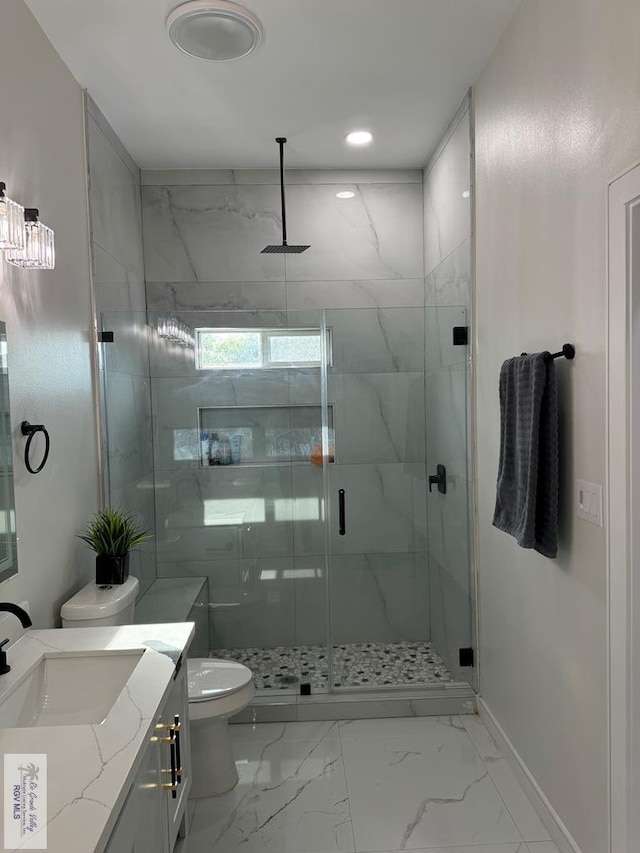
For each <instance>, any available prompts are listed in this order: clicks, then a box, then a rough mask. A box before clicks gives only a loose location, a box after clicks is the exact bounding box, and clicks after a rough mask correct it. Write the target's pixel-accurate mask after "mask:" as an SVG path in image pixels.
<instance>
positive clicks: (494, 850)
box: [385, 841, 527, 853]
mask: <svg viewBox="0 0 640 853" xmlns="http://www.w3.org/2000/svg"><path fill="white" fill-rule="evenodd" d="M385 853H390V852H389V851H385ZM394 853H402V851H394ZM412 853H527V846H526V844H523V843H522V842H521V841H515V842H513V843H512V844H480V845H479V846H478V845H477V844H473V845H472V846H471V847H469V846H468V845H465V846H464V847H430V848H429V849H428V850H414V851H412Z"/></svg>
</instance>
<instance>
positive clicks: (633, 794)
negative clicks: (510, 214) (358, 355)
mask: <svg viewBox="0 0 640 853" xmlns="http://www.w3.org/2000/svg"><path fill="white" fill-rule="evenodd" d="M607 219H608V359H607V400H608V411H607V446H608V458H607V471H608V497H609V500H608V523H607V546H608V547H607V579H608V610H609V613H608V617H609V626H608V645H609V649H608V652H609V759H610V815H611V853H633V851H634V850H637V849H638V846H637V845H638V839H639V838H640V814H638V811H640V799H639V798H640V786H639V784H638V780H640V750H639V749H638V745H637V743H636V741H637V739H638V736H639V735H640V717H638V712H639V710H640V701H639V700H640V584H639V583H638V582H637V581H636V579H635V577H634V575H635V574H636V572H637V571H638V569H640V521H639V523H637V524H635V525H634V524H633V523H632V522H633V519H634V518H638V519H639V520H640V498H639V497H638V495H639V494H640V369H639V368H640V318H638V317H634V314H638V312H639V307H640V256H639V254H638V248H640V246H639V243H638V237H639V235H640V165H638V166H635V167H634V168H632V169H630V170H628V171H627V172H625V173H624V174H622V175H620V176H619V177H618V178H616V179H615V180H614V181H611V183H610V184H609V191H608V216H607ZM632 226H633V228H632ZM634 235H635V241H636V252H635V255H634V253H633V251H632V250H633V243H634V239H633V237H634ZM634 365H636V368H635V369H634ZM634 484H636V485H635V487H634ZM634 528H635V530H634ZM636 567H637V568H636ZM634 718H635V721H634ZM634 840H635V843H634Z"/></svg>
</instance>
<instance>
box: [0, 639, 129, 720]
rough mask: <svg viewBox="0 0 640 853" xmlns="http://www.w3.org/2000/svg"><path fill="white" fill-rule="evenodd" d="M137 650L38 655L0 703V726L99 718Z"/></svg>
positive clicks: (122, 683) (119, 688)
mask: <svg viewBox="0 0 640 853" xmlns="http://www.w3.org/2000/svg"><path fill="white" fill-rule="evenodd" d="M143 654H144V649H131V650H126V651H104V652H87V653H83V652H68V653H64V652H60V653H52V654H45V655H43V657H42V658H41V659H40V661H39V662H38V663H37V664H36V666H35V667H33V669H31V670H30V671H29V672H28V673H27V674H26V675H25V676H24V678H22V679H21V680H20V681H19V682H18V684H17V685H16V687H15V688H14V689H13V690H12V691H11V693H9V694H8V696H7V697H6V698H5V699H4V701H3V702H2V704H0V728H16V727H19V728H22V727H23V726H77V725H87V724H99V723H102V722H103V721H104V719H105V717H106V716H107V714H108V713H109V711H110V710H111V708H112V707H113V706H114V704H115V702H116V699H117V698H118V696H119V695H120V693H121V692H122V690H123V688H124V686H125V685H126V683H127V681H128V679H129V677H130V676H131V674H132V672H133V670H134V669H135V668H136V666H137V665H138V663H139V661H140V659H141V657H142V655H143ZM1 686H2V685H1V683H0V687H1Z"/></svg>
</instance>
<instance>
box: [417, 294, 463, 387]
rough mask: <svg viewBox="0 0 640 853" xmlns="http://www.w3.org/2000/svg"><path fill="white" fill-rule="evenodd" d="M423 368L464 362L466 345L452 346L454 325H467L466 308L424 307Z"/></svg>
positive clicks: (429, 369) (435, 367) (434, 368)
mask: <svg viewBox="0 0 640 853" xmlns="http://www.w3.org/2000/svg"><path fill="white" fill-rule="evenodd" d="M424 311H425V343H424V355H425V370H426V371H427V372H428V371H431V370H439V369H440V368H442V367H451V366H452V365H454V364H466V363H467V361H468V359H469V347H468V346H454V344H453V328H454V326H466V325H467V322H468V320H467V310H466V309H465V308H460V307H438V308H436V307H433V308H425V309H424Z"/></svg>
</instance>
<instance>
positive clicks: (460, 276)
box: [429, 237, 471, 309]
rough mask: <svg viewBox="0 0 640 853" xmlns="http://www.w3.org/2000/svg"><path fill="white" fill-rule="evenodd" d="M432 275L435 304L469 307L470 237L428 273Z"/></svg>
mask: <svg viewBox="0 0 640 853" xmlns="http://www.w3.org/2000/svg"><path fill="white" fill-rule="evenodd" d="M429 275H430V276H432V277H433V288H434V292H435V304H436V305H439V306H444V305H462V306H464V307H465V308H467V309H470V308H471V237H469V238H467V239H466V240H465V241H464V243H461V244H460V245H459V246H458V247H457V248H456V249H454V250H453V252H451V254H450V255H448V256H447V257H446V258H445V259H444V260H443V261H442V263H441V264H439V265H438V266H437V267H436V268H435V269H434V270H432V271H431V272H430V273H429Z"/></svg>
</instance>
